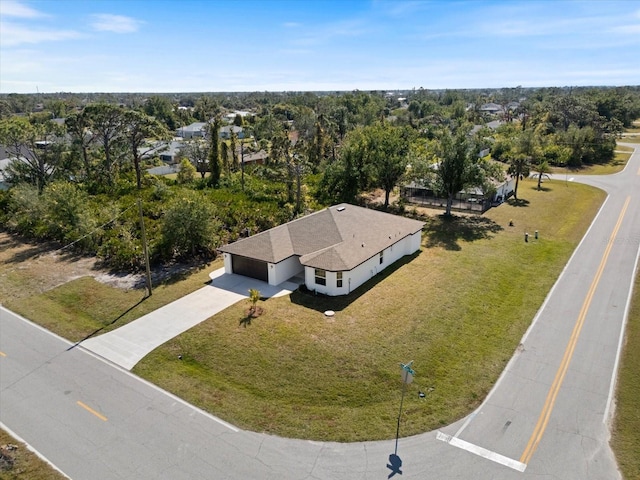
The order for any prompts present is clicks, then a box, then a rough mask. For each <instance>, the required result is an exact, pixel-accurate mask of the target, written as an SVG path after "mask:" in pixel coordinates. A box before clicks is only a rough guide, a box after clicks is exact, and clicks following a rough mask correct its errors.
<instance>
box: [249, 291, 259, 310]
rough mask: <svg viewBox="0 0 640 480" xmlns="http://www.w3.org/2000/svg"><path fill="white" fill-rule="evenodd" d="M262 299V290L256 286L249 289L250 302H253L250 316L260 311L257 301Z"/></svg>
mask: <svg viewBox="0 0 640 480" xmlns="http://www.w3.org/2000/svg"><path fill="white" fill-rule="evenodd" d="M258 300H260V290H256V289H255V288H250V289H249V303H251V308H249V316H253V315H255V314H256V313H258V307H257V303H258Z"/></svg>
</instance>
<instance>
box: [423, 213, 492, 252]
mask: <svg viewBox="0 0 640 480" xmlns="http://www.w3.org/2000/svg"><path fill="white" fill-rule="evenodd" d="M502 229H503V228H502V227H501V226H500V225H498V224H497V223H495V222H494V221H493V220H491V219H489V218H486V217H481V216H479V215H470V216H456V215H437V216H434V217H429V218H428V219H427V220H426V224H425V226H424V228H423V229H422V231H423V232H424V236H425V246H426V247H427V248H433V247H441V248H444V249H446V250H461V249H462V247H461V246H460V241H461V240H462V241H465V242H473V241H476V240H481V239H485V238H491V237H492V236H494V235H495V234H496V233H498V232H499V231H500V230H502Z"/></svg>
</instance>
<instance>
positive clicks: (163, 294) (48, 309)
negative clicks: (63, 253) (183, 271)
mask: <svg viewBox="0 0 640 480" xmlns="http://www.w3.org/2000/svg"><path fill="white" fill-rule="evenodd" d="M222 266H223V265H222V261H221V260H217V261H215V262H212V263H211V264H209V265H203V266H202V268H200V269H198V271H197V272H194V273H192V274H190V275H183V276H180V277H176V278H173V280H172V281H169V282H164V283H162V284H159V285H156V286H154V288H153V295H152V296H151V297H147V298H145V295H144V293H145V292H144V291H143V290H121V289H118V288H114V287H110V286H107V285H105V284H103V283H100V282H98V281H96V280H94V279H93V278H92V277H83V278H79V279H77V280H74V281H72V282H69V283H66V284H64V285H62V286H60V287H58V288H54V289H52V290H48V291H46V292H44V293H41V294H39V295H33V296H27V297H19V298H12V297H9V298H8V299H5V300H4V302H3V303H4V304H5V305H6V307H7V308H9V309H11V310H13V311H15V312H16V313H19V314H20V315H22V316H24V317H26V318H29V319H32V320H33V321H35V322H36V323H38V324H39V325H42V326H43V327H45V328H47V329H48V330H51V331H52V332H55V333H57V334H58V335H60V336H62V337H64V338H66V339H68V340H71V341H73V342H77V341H80V340H82V339H84V338H86V337H87V336H89V335H92V334H98V333H106V332H108V331H110V330H113V329H115V328H118V327H121V326H122V325H124V324H126V323H128V322H130V321H132V320H135V319H136V318H139V317H141V316H142V315H145V314H147V313H149V312H152V311H153V310H156V309H158V308H160V307H161V306H163V305H166V304H167V303H170V302H172V301H174V300H177V299H178V298H181V297H183V296H185V295H187V294H189V293H191V292H193V291H195V290H197V289H198V288H200V287H202V286H204V285H205V284H206V283H207V282H208V281H209V280H210V278H209V273H210V272H211V271H213V270H216V269H218V268H221V267H222ZM19 273H20V272H19V271H14V272H12V274H14V275H15V276H16V277H17V278H16V280H15V281H16V282H27V283H28V279H25V278H22V277H20V276H19Z"/></svg>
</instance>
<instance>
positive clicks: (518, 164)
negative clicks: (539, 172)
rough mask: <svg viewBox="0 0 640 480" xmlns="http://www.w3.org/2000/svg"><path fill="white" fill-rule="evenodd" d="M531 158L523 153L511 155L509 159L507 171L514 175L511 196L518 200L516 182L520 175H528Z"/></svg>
mask: <svg viewBox="0 0 640 480" xmlns="http://www.w3.org/2000/svg"><path fill="white" fill-rule="evenodd" d="M530 164H531V160H530V159H529V157H526V156H524V155H513V156H512V157H511V158H510V160H509V169H508V170H507V172H508V173H509V174H510V175H513V176H515V177H516V187H515V188H514V189H513V198H515V199H516V200H518V183H519V181H520V178H521V177H525V176H527V177H528V176H529V166H530Z"/></svg>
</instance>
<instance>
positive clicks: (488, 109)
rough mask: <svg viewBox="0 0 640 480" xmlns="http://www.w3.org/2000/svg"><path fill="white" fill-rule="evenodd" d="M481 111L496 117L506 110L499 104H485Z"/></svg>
mask: <svg viewBox="0 0 640 480" xmlns="http://www.w3.org/2000/svg"><path fill="white" fill-rule="evenodd" d="M480 111H481V112H482V113H488V114H489V115H495V114H498V113H502V112H503V111H504V109H503V108H502V105H498V104H497V103H485V104H484V105H482V106H481V107H480Z"/></svg>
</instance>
